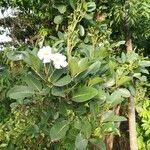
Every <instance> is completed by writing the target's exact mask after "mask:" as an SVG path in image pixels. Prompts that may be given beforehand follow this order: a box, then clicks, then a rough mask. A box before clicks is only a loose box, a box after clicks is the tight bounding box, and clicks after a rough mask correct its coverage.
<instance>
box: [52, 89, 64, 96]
mask: <svg viewBox="0 0 150 150" xmlns="http://www.w3.org/2000/svg"><path fill="white" fill-rule="evenodd" d="M52 95H54V96H60V97H65V92H64V88H60V87H53V88H52Z"/></svg>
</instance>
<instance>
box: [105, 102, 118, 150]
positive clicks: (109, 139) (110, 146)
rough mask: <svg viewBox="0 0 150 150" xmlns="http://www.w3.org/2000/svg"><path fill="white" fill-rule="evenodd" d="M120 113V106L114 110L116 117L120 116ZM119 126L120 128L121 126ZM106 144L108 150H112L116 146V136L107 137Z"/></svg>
mask: <svg viewBox="0 0 150 150" xmlns="http://www.w3.org/2000/svg"><path fill="white" fill-rule="evenodd" d="M119 111H120V105H118V106H117V107H115V108H114V112H115V114H116V115H119ZM117 126H118V128H119V124H118V125H117ZM105 143H106V150H112V149H113V144H114V135H109V136H107V137H106V140H105Z"/></svg>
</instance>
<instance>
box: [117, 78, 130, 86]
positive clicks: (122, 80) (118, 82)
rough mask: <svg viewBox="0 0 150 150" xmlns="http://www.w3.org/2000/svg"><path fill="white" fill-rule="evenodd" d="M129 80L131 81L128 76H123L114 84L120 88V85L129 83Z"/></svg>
mask: <svg viewBox="0 0 150 150" xmlns="http://www.w3.org/2000/svg"><path fill="white" fill-rule="evenodd" d="M131 80H132V78H131V77H129V76H123V77H121V78H120V79H119V80H118V81H117V82H116V84H117V86H121V85H123V84H124V83H126V82H129V81H131Z"/></svg>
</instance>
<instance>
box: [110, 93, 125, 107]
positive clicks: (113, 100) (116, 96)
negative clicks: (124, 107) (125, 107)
mask: <svg viewBox="0 0 150 150" xmlns="http://www.w3.org/2000/svg"><path fill="white" fill-rule="evenodd" d="M122 101H123V98H122V97H121V94H120V92H118V90H117V91H114V92H113V93H112V94H111V95H110V96H109V97H108V99H107V103H109V104H111V106H115V105H117V104H119V103H121V102H122Z"/></svg>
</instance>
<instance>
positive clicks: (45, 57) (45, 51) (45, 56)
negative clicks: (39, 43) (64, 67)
mask: <svg viewBox="0 0 150 150" xmlns="http://www.w3.org/2000/svg"><path fill="white" fill-rule="evenodd" d="M37 56H38V57H39V59H41V60H42V61H43V63H50V62H51V58H52V56H53V54H52V49H51V47H50V46H44V47H42V48H41V49H40V50H39V51H38V54H37Z"/></svg>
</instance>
